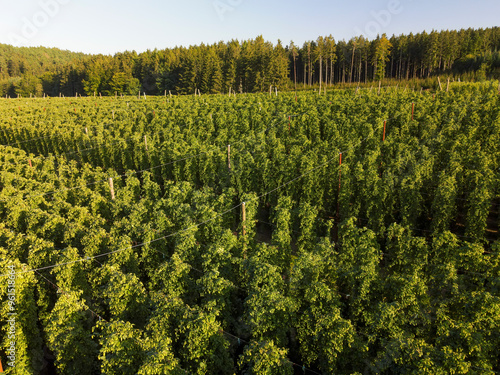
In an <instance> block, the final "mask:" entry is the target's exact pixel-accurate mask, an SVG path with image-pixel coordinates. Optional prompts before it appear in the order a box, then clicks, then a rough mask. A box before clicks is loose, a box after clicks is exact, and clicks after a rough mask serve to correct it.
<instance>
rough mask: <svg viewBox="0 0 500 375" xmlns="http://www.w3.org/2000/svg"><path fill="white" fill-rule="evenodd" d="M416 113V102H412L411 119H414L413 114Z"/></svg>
mask: <svg viewBox="0 0 500 375" xmlns="http://www.w3.org/2000/svg"><path fill="white" fill-rule="evenodd" d="M414 114H415V103H411V119H412V120H413V115H414Z"/></svg>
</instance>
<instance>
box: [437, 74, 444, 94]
mask: <svg viewBox="0 0 500 375" xmlns="http://www.w3.org/2000/svg"><path fill="white" fill-rule="evenodd" d="M438 83H439V90H440V91H443V86H442V85H441V80H440V79H439V76H438Z"/></svg>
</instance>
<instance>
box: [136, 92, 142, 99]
mask: <svg viewBox="0 0 500 375" xmlns="http://www.w3.org/2000/svg"><path fill="white" fill-rule="evenodd" d="M137 99H139V100H141V90H139V96H138V97H137Z"/></svg>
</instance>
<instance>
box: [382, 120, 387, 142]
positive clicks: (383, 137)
mask: <svg viewBox="0 0 500 375" xmlns="http://www.w3.org/2000/svg"><path fill="white" fill-rule="evenodd" d="M386 124H387V121H384V135H383V136H382V142H385V126H386Z"/></svg>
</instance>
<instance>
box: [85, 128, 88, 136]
mask: <svg viewBox="0 0 500 375" xmlns="http://www.w3.org/2000/svg"><path fill="white" fill-rule="evenodd" d="M85 134H87V135H89V130H88V129H87V128H86V127H85Z"/></svg>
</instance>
